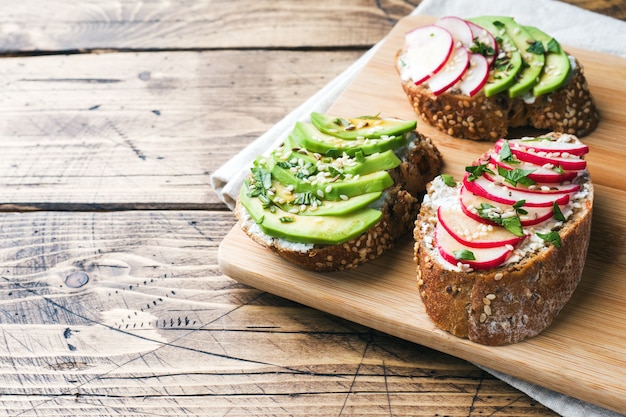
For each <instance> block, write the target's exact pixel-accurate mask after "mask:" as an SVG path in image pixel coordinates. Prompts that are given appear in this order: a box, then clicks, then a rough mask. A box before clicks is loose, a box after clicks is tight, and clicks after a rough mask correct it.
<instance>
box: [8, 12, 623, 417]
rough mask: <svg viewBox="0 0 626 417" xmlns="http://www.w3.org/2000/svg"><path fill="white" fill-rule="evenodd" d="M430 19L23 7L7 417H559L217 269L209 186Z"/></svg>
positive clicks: (11, 193)
mask: <svg viewBox="0 0 626 417" xmlns="http://www.w3.org/2000/svg"><path fill="white" fill-rule="evenodd" d="M569 2H570V3H573V4H577V5H579V6H581V7H584V8H587V9H590V10H595V11H597V12H600V13H603V14H606V15H609V16H614V17H617V18H619V19H622V20H626V5H625V4H624V3H623V2H622V1H621V0H573V1H569ZM77 3H78V4H77ZM418 3H419V2H418V1H415V2H400V1H383V2H375V1H365V0H352V1H350V2H333V1H325V0H315V1H308V0H307V1H303V0H283V1H280V2H275V1H269V0H267V1H253V0H238V1H226V0H223V1H218V0H215V1H212V0H204V1H201V0H197V1H184V0H177V1H176V0H174V1H165V0H152V1H146V2H143V1H136V0H126V1H112V0H110V1H102V0H85V1H82V2H69V1H63V0H47V1H45V2H44V1H36V0H23V1H20V2H8V1H7V2H3V3H2V4H1V5H0V16H2V20H1V21H0V33H1V35H2V36H0V48H1V50H2V53H3V57H4V59H2V60H1V61H0V74H1V80H2V86H3V89H2V94H1V95H0V126H1V129H0V141H1V145H0V187H1V188H0V190H1V194H0V195H1V197H0V208H1V209H2V210H1V212H0V228H1V230H2V233H1V234H0V268H1V269H0V273H1V275H0V276H1V278H2V279H1V281H0V294H1V298H0V302H1V306H2V309H1V310H0V312H1V315H0V323H1V324H0V330H1V334H2V338H1V340H2V342H1V343H0V394H1V396H0V415H7V416H17V415H19V416H40V415H46V416H50V415H59V416H60V415H81V416H82V415H116V416H117V415H126V416H129V415H133V416H139V415H146V416H147V415H167V416H180V415H302V416H309V415H325V416H339V415H342V416H344V415H417V416H433V415H448V416H470V415H471V416H478V415H492V416H511V415H516V416H521V415H523V416H551V415H554V413H552V412H551V411H550V410H548V409H546V408H544V407H543V406H541V405H540V404H537V403H536V402H535V401H534V400H532V399H530V398H529V397H527V396H526V395H525V394H523V393H521V392H519V391H517V390H515V389H513V388H511V387H510V386H508V385H507V384H505V383H503V382H501V381H500V380H498V379H495V378H494V377H492V376H491V375H489V374H487V373H485V372H483V371H482V370H480V369H479V368H476V367H475V366H473V365H472V364H470V363H468V362H465V361H463V360H460V359H457V358H454V357H451V356H448V355H445V354H442V353H439V352H436V351H434V350H430V349H427V348H424V347H421V346H419V345H415V344H412V343H409V342H405V341H403V340H400V339H396V338H393V337H391V336H388V335H385V334H383V333H380V332H377V331H374V330H372V329H369V328H366V327H363V326H360V325H357V324H354V323H351V322H348V321H345V320H342V319H339V318H337V317H334V316H331V315H327V314H324V313H322V312H320V311H317V310H314V309H311V308H307V307H304V306H302V305H299V304H296V303H293V302H290V301H287V300H285V299H282V298H280V297H277V296H274V295H270V294H268V293H263V292H261V291H258V290H255V289H253V288H249V287H246V286H244V285H241V284H239V283H237V282H235V281H233V280H232V279H230V278H229V277H227V276H225V275H224V274H223V273H222V272H221V271H220V269H219V267H218V265H217V249H218V246H219V244H220V242H221V240H222V239H223V237H224V236H225V235H226V233H227V232H228V231H229V230H230V229H231V228H232V227H233V226H234V225H235V217H234V215H233V214H232V213H231V212H230V211H229V210H228V209H227V208H226V207H225V206H224V205H223V204H222V203H221V202H220V200H219V199H218V197H217V195H216V194H215V192H214V191H213V190H212V189H211V186H210V184H209V176H210V175H211V173H212V172H214V171H215V170H216V169H217V168H218V167H219V166H220V165H221V164H223V163H224V162H226V161H227V160H228V159H229V158H231V157H232V156H233V155H235V154H236V153H237V152H238V151H240V150H241V149H242V148H243V147H244V146H246V145H247V144H248V143H250V142H251V141H252V140H254V139H255V138H256V137H258V136H259V135H260V134H262V133H263V132H264V131H266V130H267V129H268V128H270V127H271V126H272V125H273V124H274V123H276V122H277V121H279V120H280V119H281V118H282V117H283V116H284V115H286V114H287V113H289V112H290V111H291V110H292V109H293V108H295V107H296V106H298V105H299V104H301V103H302V102H303V101H304V100H305V99H307V98H308V97H310V96H311V95H313V94H314V93H315V92H316V91H318V90H319V89H320V88H322V87H323V86H324V85H325V84H326V83H328V82H329V81H330V80H331V79H333V78H334V77H335V76H336V75H338V74H339V73H341V71H343V70H344V69H345V68H346V67H348V66H349V65H350V64H351V63H352V62H354V61H355V60H356V59H358V58H359V57H360V56H361V55H362V54H363V53H364V52H365V51H366V50H367V49H368V48H369V47H371V46H372V45H373V44H374V43H376V42H377V41H378V40H379V39H381V38H382V37H383V36H384V35H385V34H386V33H387V32H389V30H390V29H391V28H392V27H393V25H394V24H395V23H396V22H397V20H398V19H400V18H401V17H403V16H405V15H407V14H409V13H410V12H411V11H412V10H413V9H414V7H415V6H416V5H417V4H418ZM338 21H341V26H339V25H337V22H338Z"/></svg>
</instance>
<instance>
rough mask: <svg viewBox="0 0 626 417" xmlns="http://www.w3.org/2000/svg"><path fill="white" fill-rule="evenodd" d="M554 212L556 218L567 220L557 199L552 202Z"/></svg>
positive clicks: (561, 220) (562, 220)
mask: <svg viewBox="0 0 626 417" xmlns="http://www.w3.org/2000/svg"><path fill="white" fill-rule="evenodd" d="M552 213H553V214H554V218H555V219H557V220H558V221H560V222H564V221H565V220H567V219H566V218H565V216H564V215H563V212H562V211H561V208H560V207H559V205H558V204H557V202H556V201H555V202H554V203H553V204H552Z"/></svg>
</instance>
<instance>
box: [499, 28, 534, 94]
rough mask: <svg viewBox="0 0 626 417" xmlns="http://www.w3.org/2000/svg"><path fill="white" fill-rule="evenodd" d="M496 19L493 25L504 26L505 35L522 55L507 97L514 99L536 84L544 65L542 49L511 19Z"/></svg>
mask: <svg viewBox="0 0 626 417" xmlns="http://www.w3.org/2000/svg"><path fill="white" fill-rule="evenodd" d="M497 19H498V20H497V21H494V24H497V23H496V22H500V23H501V24H503V25H504V27H505V29H506V33H507V34H508V35H509V36H510V37H511V39H512V40H513V42H514V43H515V45H516V47H517V49H518V50H519V52H520V53H521V54H522V61H523V65H522V68H521V69H520V71H519V73H518V74H517V76H516V80H515V83H514V84H513V85H512V86H511V87H509V97H511V98H515V97H518V96H520V95H522V94H524V93H526V92H528V91H530V90H531V89H532V88H533V86H534V85H535V84H537V81H538V80H539V75H540V74H541V71H542V70H543V66H544V64H545V56H544V48H543V44H542V43H541V41H538V40H537V39H535V38H534V37H533V36H532V35H531V34H530V33H529V32H528V31H527V30H526V29H525V28H524V27H523V26H522V25H520V24H518V23H517V22H516V21H515V20H514V19H513V18H512V17H499V18H497ZM537 42H539V44H537Z"/></svg>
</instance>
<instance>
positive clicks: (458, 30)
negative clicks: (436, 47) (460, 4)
mask: <svg viewBox="0 0 626 417" xmlns="http://www.w3.org/2000/svg"><path fill="white" fill-rule="evenodd" d="M435 25H437V26H440V27H442V28H444V29H447V30H448V32H450V34H452V37H453V38H454V40H455V41H457V42H461V44H462V45H463V46H465V47H466V48H469V47H470V46H472V43H473V42H474V36H473V35H472V29H471V28H470V26H469V25H468V23H467V21H465V20H463V19H461V18H460V17H456V16H444V17H442V18H440V19H439V20H437V21H436V22H435Z"/></svg>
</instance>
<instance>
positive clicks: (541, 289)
mask: <svg viewBox="0 0 626 417" xmlns="http://www.w3.org/2000/svg"><path fill="white" fill-rule="evenodd" d="M587 152H588V147H587V145H585V144H583V143H581V142H580V141H579V140H578V138H576V137H575V136H573V135H569V134H562V133H551V134H547V135H545V136H541V137H536V138H531V137H525V138H521V139H510V140H504V139H500V140H498V141H496V142H495V144H494V147H493V149H492V150H490V151H489V152H487V153H485V154H484V155H482V156H480V157H479V158H478V159H477V160H476V161H474V162H473V163H472V164H470V165H468V166H467V167H466V169H465V175H464V177H463V178H462V179H455V178H452V177H451V176H449V175H445V174H442V175H440V176H438V177H437V178H435V179H434V180H433V181H432V182H431V183H430V184H429V186H428V194H427V195H426V196H425V197H424V200H423V202H422V205H421V209H420V213H419V216H418V217H417V220H416V222H415V230H414V237H415V259H416V262H417V264H418V267H417V280H418V287H419V293H420V296H421V298H422V301H423V303H424V305H425V308H426V312H427V313H428V315H429V316H430V317H431V318H432V320H433V321H434V323H435V324H436V325H437V326H438V327H440V328H442V329H444V330H447V331H448V332H450V333H452V334H454V335H456V336H459V337H463V338H469V339H470V340H472V341H474V342H477V343H481V344H485V345H503V344H510V343H516V342H519V341H521V340H523V339H526V338H529V337H533V336H535V335H537V334H538V333H539V332H541V331H542V330H544V329H545V328H546V327H547V326H548V325H550V323H551V322H552V321H553V319H554V318H555V317H556V315H557V314H558V313H559V311H560V310H561V309H562V308H563V306H564V305H565V304H566V303H567V301H568V300H569V299H570V297H571V295H572V293H573V292H574V290H575V289H576V287H577V285H578V283H579V281H580V279H581V276H582V271H583V267H584V264H585V257H586V253H587V248H588V245H589V235H590V228H591V213H592V206H593V186H592V183H591V180H590V178H589V173H588V170H587V167H586V162H585V160H584V159H583V155H585V154H586V153H587Z"/></svg>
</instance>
